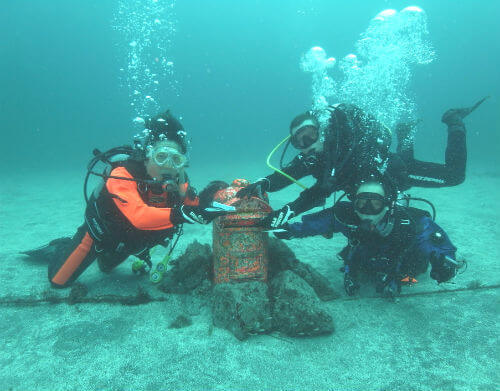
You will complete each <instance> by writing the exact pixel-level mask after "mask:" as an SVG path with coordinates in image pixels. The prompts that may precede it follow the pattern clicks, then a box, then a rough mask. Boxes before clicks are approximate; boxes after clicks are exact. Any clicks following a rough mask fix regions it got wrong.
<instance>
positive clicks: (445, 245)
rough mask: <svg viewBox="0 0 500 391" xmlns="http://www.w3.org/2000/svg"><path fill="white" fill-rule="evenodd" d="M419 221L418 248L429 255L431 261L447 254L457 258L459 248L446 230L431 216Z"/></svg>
mask: <svg viewBox="0 0 500 391" xmlns="http://www.w3.org/2000/svg"><path fill="white" fill-rule="evenodd" d="M419 223H420V227H421V229H420V230H419V233H418V236H417V248H418V249H419V250H420V251H421V252H422V253H423V255H425V256H427V257H429V258H430V259H431V262H432V260H433V259H442V258H443V257H445V256H449V257H451V258H453V259H455V252H456V251H457V248H456V247H455V246H454V245H453V243H451V240H450V238H449V236H448V235H447V234H446V232H445V231H444V230H443V229H442V228H441V227H440V226H439V225H437V224H436V223H435V222H434V221H432V219H430V218H429V217H422V218H421V219H420V222H419Z"/></svg>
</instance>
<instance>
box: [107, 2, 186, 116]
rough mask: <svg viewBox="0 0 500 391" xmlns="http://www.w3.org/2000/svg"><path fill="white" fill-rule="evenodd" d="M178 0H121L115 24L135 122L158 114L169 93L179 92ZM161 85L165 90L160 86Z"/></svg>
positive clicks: (121, 72)
mask: <svg viewBox="0 0 500 391" xmlns="http://www.w3.org/2000/svg"><path fill="white" fill-rule="evenodd" d="M174 6H175V0H119V1H118V6H117V9H116V12H115V16H114V21H113V27H114V29H115V30H116V32H117V45H116V46H117V49H118V51H119V55H120V56H122V58H123V66H122V67H121V68H120V72H119V77H120V81H121V84H122V86H123V87H125V88H126V89H127V90H128V94H129V99H130V106H131V108H132V110H133V118H134V117H135V118H134V119H133V123H134V124H140V123H139V122H138V120H137V119H138V118H140V119H142V118H146V117H147V116H151V115H153V114H155V113H157V112H158V111H159V110H160V109H161V107H160V102H161V101H164V100H165V99H168V98H169V94H174V95H178V82H177V80H175V77H174V72H173V70H174V67H173V64H174V63H173V59H172V56H171V48H172V41H173V37H174V35H175V32H176V25H177V21H176V18H175V14H174ZM160 87H161V89H160Z"/></svg>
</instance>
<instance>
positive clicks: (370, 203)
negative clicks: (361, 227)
mask: <svg viewBox="0 0 500 391" xmlns="http://www.w3.org/2000/svg"><path fill="white" fill-rule="evenodd" d="M386 206H387V200H386V198H385V197H384V196H382V195H380V194H377V193H359V194H356V197H355V198H354V210H355V211H356V212H358V213H360V214H364V215H378V214H379V213H381V212H382V210H383V209H384V208H385V207H386Z"/></svg>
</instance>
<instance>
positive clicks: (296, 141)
mask: <svg viewBox="0 0 500 391" xmlns="http://www.w3.org/2000/svg"><path fill="white" fill-rule="evenodd" d="M318 138H319V130H318V128H317V127H316V126H313V125H305V126H302V127H301V128H299V129H297V131H296V132H295V133H294V134H292V136H291V137H290V143H291V144H292V145H293V146H294V147H295V148H296V149H306V148H309V147H310V146H311V145H313V144H314V143H315V142H316V141H318Z"/></svg>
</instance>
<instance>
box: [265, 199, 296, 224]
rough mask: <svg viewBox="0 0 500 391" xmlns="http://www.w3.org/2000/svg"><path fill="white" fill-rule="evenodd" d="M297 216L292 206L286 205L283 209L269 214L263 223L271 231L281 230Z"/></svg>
mask: <svg viewBox="0 0 500 391" xmlns="http://www.w3.org/2000/svg"><path fill="white" fill-rule="evenodd" d="M293 216H295V212H294V211H293V210H292V209H291V208H290V206H288V205H285V206H284V207H283V208H281V209H278V210H275V211H273V212H271V213H269V214H268V215H267V216H266V217H265V218H264V221H263V225H264V227H268V228H271V229H275V228H281V227H283V226H284V225H285V224H286V223H288V220H290V219H291V218H292V217H293Z"/></svg>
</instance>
